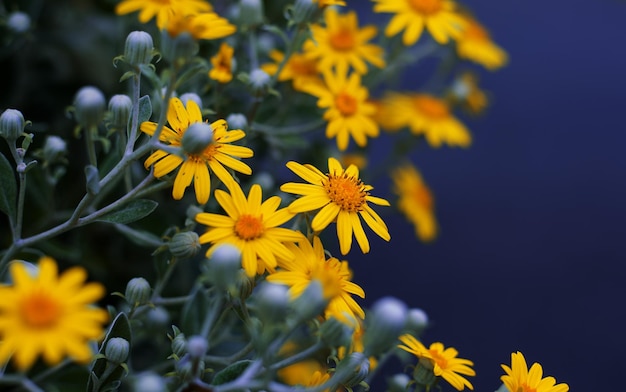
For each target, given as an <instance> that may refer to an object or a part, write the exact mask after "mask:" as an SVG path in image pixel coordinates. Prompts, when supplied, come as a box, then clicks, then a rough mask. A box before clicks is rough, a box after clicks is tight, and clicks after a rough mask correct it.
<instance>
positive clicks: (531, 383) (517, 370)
mask: <svg viewBox="0 0 626 392" xmlns="http://www.w3.org/2000/svg"><path fill="white" fill-rule="evenodd" d="M501 366H502V369H504V372H505V373H506V374H505V375H504V376H502V377H500V380H502V382H503V383H504V385H505V386H506V388H507V389H508V390H509V391H510V392H567V391H569V385H567V384H565V383H563V384H556V379H555V378H554V377H550V376H549V377H545V378H544V377H543V368H542V367H541V365H540V364H539V363H536V362H535V363H533V365H532V366H531V367H530V370H529V369H528V365H527V364H526V359H525V358H524V354H522V353H521V352H519V351H518V352H515V353H511V367H509V366H507V365H501Z"/></svg>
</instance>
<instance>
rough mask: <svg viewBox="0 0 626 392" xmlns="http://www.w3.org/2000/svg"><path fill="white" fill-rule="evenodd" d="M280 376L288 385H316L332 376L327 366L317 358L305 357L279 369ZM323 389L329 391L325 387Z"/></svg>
mask: <svg viewBox="0 0 626 392" xmlns="http://www.w3.org/2000/svg"><path fill="white" fill-rule="evenodd" d="M277 373H278V377H279V378H280V379H281V380H282V381H283V382H284V383H285V384H287V385H291V386H296V385H299V386H302V387H316V386H318V385H322V384H323V383H325V382H326V381H328V379H329V378H330V374H329V373H328V372H327V371H326V368H325V367H324V366H322V364H321V363H320V362H319V361H317V360H315V359H305V360H304V361H300V362H297V363H294V364H293V365H289V366H287V367H284V368H282V369H280V370H278V372H277ZM323 391H328V389H325V390H323ZM320 392H322V391H320Z"/></svg>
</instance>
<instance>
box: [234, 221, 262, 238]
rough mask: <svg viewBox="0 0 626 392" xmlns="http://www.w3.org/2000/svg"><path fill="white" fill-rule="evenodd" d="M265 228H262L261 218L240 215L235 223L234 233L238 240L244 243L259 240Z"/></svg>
mask: <svg viewBox="0 0 626 392" xmlns="http://www.w3.org/2000/svg"><path fill="white" fill-rule="evenodd" d="M263 231H265V226H263V217H262V216H260V217H256V216H252V215H247V214H244V215H241V216H239V219H237V222H235V233H236V234H237V236H238V237H239V238H241V239H242V240H245V241H250V240H254V239H257V238H259V237H260V236H261V235H263Z"/></svg>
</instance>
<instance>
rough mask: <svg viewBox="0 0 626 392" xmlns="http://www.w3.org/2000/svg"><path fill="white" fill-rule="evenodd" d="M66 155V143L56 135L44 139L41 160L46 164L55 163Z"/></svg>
mask: <svg viewBox="0 0 626 392" xmlns="http://www.w3.org/2000/svg"><path fill="white" fill-rule="evenodd" d="M66 153H67V143H66V142H65V140H63V139H61V138H60V137H58V136H56V135H50V136H48V137H46V141H45V142H44V144H43V159H44V160H45V161H46V162H47V163H54V162H57V161H58V160H59V159H60V158H62V157H63V156H64V155H65V154H66Z"/></svg>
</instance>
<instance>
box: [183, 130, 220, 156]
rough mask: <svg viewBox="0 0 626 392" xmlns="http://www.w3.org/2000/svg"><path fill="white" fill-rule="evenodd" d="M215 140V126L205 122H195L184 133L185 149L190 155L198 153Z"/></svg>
mask: <svg viewBox="0 0 626 392" xmlns="http://www.w3.org/2000/svg"><path fill="white" fill-rule="evenodd" d="M212 141H213V128H212V127H211V124H209V123H204V122H197V123H193V124H191V125H190V126H189V128H187V130H186V131H185V134H184V135H183V140H182V146H183V150H184V151H185V152H186V153H187V154H189V155H197V154H200V153H201V152H202V151H204V149H205V148H207V146H208V145H209V144H211V142H212Z"/></svg>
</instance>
